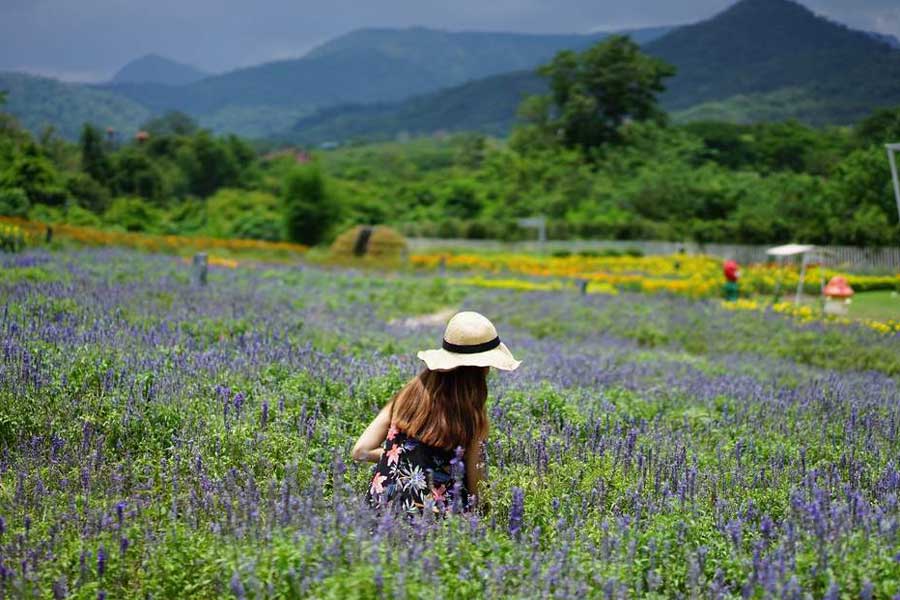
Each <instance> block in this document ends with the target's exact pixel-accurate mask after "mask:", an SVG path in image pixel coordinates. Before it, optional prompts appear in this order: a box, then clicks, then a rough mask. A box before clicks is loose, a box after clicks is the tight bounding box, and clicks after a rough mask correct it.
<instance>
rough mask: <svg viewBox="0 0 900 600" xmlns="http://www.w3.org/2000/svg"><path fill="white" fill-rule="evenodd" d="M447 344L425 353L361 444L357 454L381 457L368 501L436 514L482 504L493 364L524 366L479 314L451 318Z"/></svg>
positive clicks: (374, 458) (508, 368)
mask: <svg viewBox="0 0 900 600" xmlns="http://www.w3.org/2000/svg"><path fill="white" fill-rule="evenodd" d="M442 346H443V347H442V348H440V349H438V350H426V351H423V352H419V353H418V357H419V358H420V359H422V360H423V361H425V365H426V367H427V369H425V370H424V371H422V372H421V373H420V374H419V375H417V376H416V377H414V378H413V379H412V381H410V382H409V383H407V384H406V386H405V387H404V388H403V389H402V390H400V393H398V394H397V395H396V396H395V397H394V399H393V400H391V401H390V402H389V403H388V404H387V405H386V406H385V407H384V408H382V409H381V412H379V413H378V416H377V417H375V420H374V421H372V423H371V424H369V426H368V427H367V428H366V430H365V431H364V432H363V434H362V435H361V436H360V438H359V440H357V442H356V445H355V446H354V447H353V458H354V459H355V460H360V461H370V462H374V463H377V464H376V466H375V470H374V476H373V478H372V482H371V484H370V485H369V491H368V492H367V493H366V499H367V500H368V501H369V503H370V504H372V505H373V506H385V505H387V504H389V503H394V502H399V503H400V505H401V506H402V508H403V510H405V511H408V512H417V511H420V510H422V509H425V508H426V507H427V508H429V509H430V510H433V511H435V512H443V511H446V510H451V509H452V510H458V509H460V508H468V507H470V506H474V504H475V495H476V494H477V492H478V484H479V482H480V481H482V480H483V479H484V463H483V462H482V460H481V445H482V443H483V442H484V441H485V440H486V439H487V433H488V418H487V411H486V410H485V402H486V400H487V374H488V371H489V370H490V367H495V368H497V369H501V370H504V371H512V370H514V369H516V368H517V367H518V366H519V364H520V363H519V361H517V360H516V359H515V358H513V355H512V353H510V351H509V349H508V348H507V347H506V345H505V344H503V343H502V342H501V341H500V338H499V337H498V336H497V330H496V329H495V328H494V325H493V324H492V323H491V322H490V321H489V320H488V319H487V318H485V317H484V316H482V315H480V314H478V313H476V312H461V313H458V314H456V315H455V316H454V317H453V318H452V319H450V322H449V323H447V329H446V331H445V332H444V340H443V344H442Z"/></svg>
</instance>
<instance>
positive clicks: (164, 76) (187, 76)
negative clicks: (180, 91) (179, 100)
mask: <svg viewBox="0 0 900 600" xmlns="http://www.w3.org/2000/svg"><path fill="white" fill-rule="evenodd" d="M208 76H209V73H206V72H204V71H201V70H200V69H196V68H194V67H192V66H190V65H186V64H183V63H180V62H176V61H174V60H171V59H168V58H165V57H163V56H159V55H158V54H148V55H146V56H142V57H141V58H138V59H135V60H133V61H131V62H129V63H128V64H126V65H125V66H124V67H122V68H121V69H119V71H118V72H117V73H116V74H115V75H114V76H113V78H112V79H111V80H110V82H111V83H114V84H117V83H156V84H162V85H186V84H188V83H194V82H195V81H200V80H201V79H203V78H204V77H208Z"/></svg>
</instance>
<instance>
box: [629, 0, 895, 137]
mask: <svg viewBox="0 0 900 600" xmlns="http://www.w3.org/2000/svg"><path fill="white" fill-rule="evenodd" d="M645 50H646V51H647V52H648V53H650V54H653V55H655V56H658V57H660V58H662V59H664V60H666V61H668V62H669V63H671V64H673V65H675V66H676V67H677V68H678V74H677V75H676V77H674V78H673V79H672V80H670V81H669V84H668V91H667V92H666V93H665V95H664V96H663V102H664V104H665V106H666V107H667V108H669V109H670V110H683V109H687V108H689V107H692V106H696V105H698V104H701V103H705V102H711V101H723V100H727V99H729V98H731V97H734V96H740V95H747V94H768V93H771V92H775V91H776V90H780V89H783V88H793V89H802V90H804V91H805V92H806V93H808V94H810V95H812V96H814V97H815V98H817V99H818V100H819V101H821V102H822V103H823V105H824V108H823V109H822V110H819V111H817V112H816V113H815V114H814V115H811V118H809V119H806V120H808V121H810V122H837V123H844V122H848V121H852V120H855V119H857V118H859V117H860V116H862V115H864V114H865V113H867V112H869V111H870V110H871V109H872V108H874V107H877V106H883V105H890V104H897V103H900V51H897V50H895V49H892V48H891V47H890V46H889V45H887V44H885V43H883V42H881V41H878V40H876V39H873V38H872V37H871V35H870V34H868V33H864V32H859V31H854V30H851V29H849V28H847V27H845V26H843V25H839V24H836V23H834V22H832V21H829V20H827V19H825V18H822V17H819V16H816V15H815V14H813V13H812V12H811V11H810V10H809V9H807V8H805V7H804V6H802V5H800V4H798V3H796V2H792V1H790V0H742V1H741V2H738V3H737V4H735V5H734V6H732V7H731V8H729V9H728V10H726V11H724V12H722V13H720V14H719V15H716V16H715V17H713V18H712V19H709V20H707V21H703V22H701V23H698V24H695V25H688V26H685V27H681V28H679V29H677V30H675V31H672V32H671V33H669V34H668V35H666V36H664V37H662V38H660V39H658V40H655V41H653V42H651V43H649V44H647V45H646V46H645Z"/></svg>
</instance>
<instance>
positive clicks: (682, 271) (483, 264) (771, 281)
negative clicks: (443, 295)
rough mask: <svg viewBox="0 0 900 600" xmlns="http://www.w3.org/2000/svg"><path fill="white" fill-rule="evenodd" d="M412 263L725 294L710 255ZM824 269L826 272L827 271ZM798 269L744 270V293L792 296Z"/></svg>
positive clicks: (881, 278)
mask: <svg viewBox="0 0 900 600" xmlns="http://www.w3.org/2000/svg"><path fill="white" fill-rule="evenodd" d="M411 261H412V264H413V265H414V266H415V267H416V268H418V269H421V270H426V271H433V270H436V269H437V268H438V265H440V264H441V263H442V262H443V264H444V265H445V266H446V268H447V269H449V270H454V271H461V272H477V273H493V274H501V273H505V274H520V275H527V276H531V277H556V278H575V279H584V280H586V281H588V282H589V283H590V284H591V285H598V284H602V285H605V286H612V287H614V288H616V289H620V290H626V291H634V292H645V293H653V294H657V293H667V294H677V295H681V296H687V297H689V298H711V297H717V296H720V295H721V291H722V285H723V283H724V279H723V276H722V261H721V260H719V259H716V258H713V257H709V256H678V255H670V256H646V257H634V256H578V255H573V256H565V257H552V256H550V257H541V256H533V255H524V254H487V255H477V254H446V253H434V254H417V255H414V256H412V257H411ZM821 271H824V274H823V272H821ZM823 275H824V278H825V279H826V281H827V280H828V279H830V278H831V277H832V276H834V275H846V273H843V272H841V271H837V270H834V269H831V268H827V267H821V268H820V267H818V266H812V267H811V268H810V269H809V270H808V272H807V276H806V282H805V287H804V291H805V292H806V293H809V294H816V295H818V294H819V290H820V286H821V279H822V277H823ZM799 276H800V273H799V269H798V268H797V267H796V266H790V265H787V266H783V267H779V266H776V265H749V266H744V267H742V269H741V282H740V283H741V289H742V291H743V293H745V294H771V293H772V292H773V291H775V289H776V288H777V286H778V283H779V281H780V282H781V286H782V291H783V293H793V292H794V291H795V290H796V289H797V283H798V282H799ZM848 280H849V282H850V285H851V286H852V287H853V289H854V290H856V291H857V292H864V291H870V290H898V291H900V273H898V274H894V275H862V274H850V275H848Z"/></svg>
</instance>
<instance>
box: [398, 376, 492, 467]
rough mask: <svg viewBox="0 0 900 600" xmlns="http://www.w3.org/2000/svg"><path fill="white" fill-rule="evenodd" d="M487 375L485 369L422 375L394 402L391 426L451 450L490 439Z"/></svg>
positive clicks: (401, 392)
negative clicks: (487, 409) (486, 404)
mask: <svg viewBox="0 0 900 600" xmlns="http://www.w3.org/2000/svg"><path fill="white" fill-rule="evenodd" d="M487 372H488V369H487V368H486V367H457V368H456V369H453V370H452V371H429V370H427V369H426V370H424V371H422V372H421V373H419V374H418V375H417V376H416V377H414V378H413V379H412V380H411V381H410V382H409V383H407V384H406V386H405V387H404V388H403V389H402V390H400V393H398V394H397V396H396V397H395V398H394V402H393V405H392V407H391V424H392V425H393V426H394V427H396V428H397V429H399V430H400V431H403V432H404V433H406V434H408V435H411V436H412V437H414V438H416V439H418V440H419V441H420V442H422V443H424V444H428V445H429V446H436V447H438V448H446V449H448V450H449V449H453V448H455V447H456V446H462V447H464V448H465V447H466V446H468V445H469V443H470V442H471V441H472V440H474V439H483V438H485V437H487V431H488V418H487V411H486V410H485V402H486V401H487Z"/></svg>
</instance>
